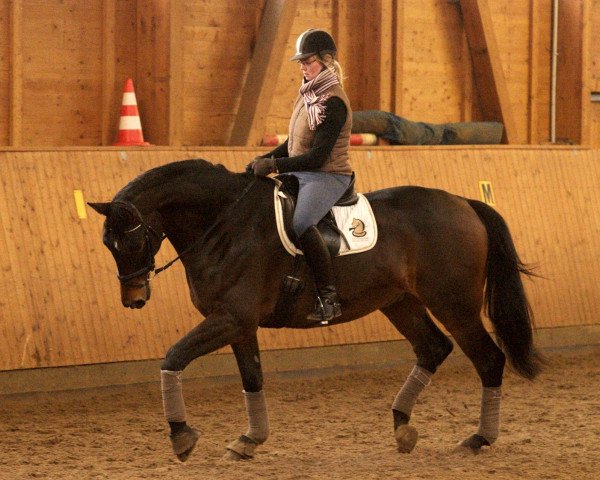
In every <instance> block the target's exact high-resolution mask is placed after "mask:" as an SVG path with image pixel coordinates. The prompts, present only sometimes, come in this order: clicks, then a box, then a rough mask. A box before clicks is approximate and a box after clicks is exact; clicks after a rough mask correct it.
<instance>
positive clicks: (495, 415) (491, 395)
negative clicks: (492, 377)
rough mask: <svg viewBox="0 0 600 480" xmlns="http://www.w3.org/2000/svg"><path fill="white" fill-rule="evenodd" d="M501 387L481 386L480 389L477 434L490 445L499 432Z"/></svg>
mask: <svg viewBox="0 0 600 480" xmlns="http://www.w3.org/2000/svg"><path fill="white" fill-rule="evenodd" d="M501 400H502V388H501V387H483V388H482V390H481V413H480V417H479V429H478V430H477V434H478V435H481V436H482V437H483V438H485V439H486V440H487V441H488V442H490V445H491V444H492V443H494V442H495V441H496V439H497V438H498V435H499V434H500V401H501Z"/></svg>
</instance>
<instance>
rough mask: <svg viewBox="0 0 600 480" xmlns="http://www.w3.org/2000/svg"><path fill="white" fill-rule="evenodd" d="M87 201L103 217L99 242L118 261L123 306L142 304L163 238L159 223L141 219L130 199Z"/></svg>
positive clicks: (136, 306) (145, 299)
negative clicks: (155, 256) (124, 200)
mask: <svg viewBox="0 0 600 480" xmlns="http://www.w3.org/2000/svg"><path fill="white" fill-rule="evenodd" d="M88 205H89V206H90V207H92V208H93V209H94V210H96V211H97V212H98V213H100V214H102V215H104V216H105V217H106V220H105V222H104V234H103V237H102V242H103V243H104V245H106V247H107V248H108V249H109V250H110V252H111V253H112V255H113V257H114V259H115V262H116V263H117V270H118V274H117V278H118V279H119V282H121V302H122V303H123V306H125V307H129V308H142V307H143V306H144V305H145V304H146V302H147V301H148V300H149V299H150V272H152V271H153V270H154V255H155V254H156V252H157V251H158V249H159V248H160V244H161V242H162V240H163V234H162V230H161V228H160V226H159V225H158V224H157V222H155V224H154V225H153V224H152V222H150V221H149V220H148V219H144V218H143V217H142V215H141V214H140V212H139V211H138V209H137V208H136V207H135V205H133V204H132V203H129V202H121V201H117V202H108V203H88Z"/></svg>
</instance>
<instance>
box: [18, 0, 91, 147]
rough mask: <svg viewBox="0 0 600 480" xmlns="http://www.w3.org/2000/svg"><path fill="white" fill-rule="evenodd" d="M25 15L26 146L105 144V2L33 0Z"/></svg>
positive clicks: (24, 118)
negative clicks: (103, 123) (102, 136)
mask: <svg viewBox="0 0 600 480" xmlns="http://www.w3.org/2000/svg"><path fill="white" fill-rule="evenodd" d="M22 16H23V24H22V28H21V31H22V33H23V40H22V49H23V51H22V56H23V79H24V81H23V107H22V111H23V132H22V142H23V144H26V145H32V146H35V145H38V146H41V145H98V144H100V143H101V118H102V115H101V112H100V111H99V109H100V106H101V105H102V89H101V81H102V73H101V72H102V41H101V39H102V1H101V0H90V1H86V2H81V1H78V0H65V1H58V0H52V1H33V0H28V1H27V8H24V9H23V12H22Z"/></svg>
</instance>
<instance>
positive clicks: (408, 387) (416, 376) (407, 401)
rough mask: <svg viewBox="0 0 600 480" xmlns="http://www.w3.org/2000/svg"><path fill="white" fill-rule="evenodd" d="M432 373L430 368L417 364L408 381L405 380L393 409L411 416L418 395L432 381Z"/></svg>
mask: <svg viewBox="0 0 600 480" xmlns="http://www.w3.org/2000/svg"><path fill="white" fill-rule="evenodd" d="M432 375H433V374H432V373H431V372H430V371H429V370H425V369H424V368H421V367H419V366H418V365H415V367H414V368H413V369H412V372H410V375H409V376H408V378H407V379H406V382H404V385H403V386H402V389H401V390H400V391H399V392H398V395H396V398H395V400H394V403H393V404H392V409H394V410H398V411H399V412H402V413H404V414H406V415H408V416H409V417H410V414H411V412H412V409H413V407H414V406H415V403H416V402H417V397H418V396H419V394H420V393H421V392H422V391H423V389H424V388H425V387H426V386H427V385H429V384H430V383H431V376H432Z"/></svg>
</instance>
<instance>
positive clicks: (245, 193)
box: [140, 178, 256, 277]
mask: <svg viewBox="0 0 600 480" xmlns="http://www.w3.org/2000/svg"><path fill="white" fill-rule="evenodd" d="M255 183H256V178H254V179H253V180H252V181H251V182H250V183H249V184H248V185H246V188H244V190H243V191H242V193H241V194H240V196H239V197H237V198H236V199H235V200H234V201H233V203H232V204H230V205H229V206H228V207H227V208H226V209H225V210H223V211H222V212H221V213H220V214H219V215H218V216H217V218H216V220H215V221H214V222H213V223H212V225H211V226H210V227H209V228H208V229H207V230H206V232H205V233H204V235H202V237H200V238H199V239H198V240H196V241H195V242H194V243H192V244H191V245H190V246H188V247H187V248H186V249H185V250H183V251H182V252H181V253H180V254H179V255H177V256H176V257H175V258H174V259H173V260H171V261H170V262H168V263H166V264H164V265H163V266H162V267H159V268H157V269H154V257H153V258H152V268H151V269H150V270H148V271H149V272H151V271H152V270H154V277H156V276H157V275H158V274H159V273H160V272H164V271H165V270H166V269H167V268H169V267H170V266H171V265H173V264H174V263H175V262H176V261H177V260H180V259H181V257H183V256H184V255H185V254H187V253H189V252H190V251H191V250H192V249H194V248H195V247H197V246H198V245H200V244H201V243H202V242H204V240H206V238H207V237H208V236H209V235H210V234H211V233H212V231H213V230H214V229H215V228H216V226H217V225H218V224H219V222H220V221H221V220H222V219H223V218H226V217H227V215H228V214H229V212H230V211H231V210H233V208H234V207H235V206H236V205H237V204H238V203H239V202H240V200H242V199H243V198H244V197H245V196H246V195H247V194H248V192H249V191H250V190H251V189H252V187H253V186H254V184H255ZM164 238H165V237H164V236H163V239H164ZM142 270H143V269H142ZM140 275H141V274H140Z"/></svg>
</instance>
